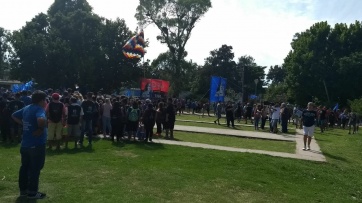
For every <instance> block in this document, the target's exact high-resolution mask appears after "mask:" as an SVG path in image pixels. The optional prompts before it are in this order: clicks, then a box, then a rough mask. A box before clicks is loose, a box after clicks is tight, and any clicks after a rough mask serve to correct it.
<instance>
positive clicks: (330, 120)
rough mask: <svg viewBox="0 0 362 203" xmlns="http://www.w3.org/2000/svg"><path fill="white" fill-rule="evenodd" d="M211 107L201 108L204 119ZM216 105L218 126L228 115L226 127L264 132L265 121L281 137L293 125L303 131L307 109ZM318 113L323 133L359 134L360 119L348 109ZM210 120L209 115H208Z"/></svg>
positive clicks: (318, 108) (321, 108)
mask: <svg viewBox="0 0 362 203" xmlns="http://www.w3.org/2000/svg"><path fill="white" fill-rule="evenodd" d="M205 105H209V103H205V104H204V105H203V108H202V110H201V111H202V115H204V109H207V112H208V114H209V110H208V109H210V107H205ZM212 105H213V109H214V115H215V116H216V120H215V121H214V123H215V124H219V125H220V119H221V118H222V116H223V115H225V119H226V125H227V126H228V127H230V126H231V127H235V124H234V121H235V120H236V121H237V122H238V123H240V122H241V121H242V119H244V120H245V124H247V123H248V120H249V121H250V122H251V124H253V125H254V128H255V130H259V129H262V130H264V129H265V125H266V123H267V122H266V121H269V130H270V132H271V133H278V132H279V130H278V125H280V127H281V132H282V133H288V124H289V123H292V124H293V125H295V126H296V127H297V128H301V126H302V122H301V118H302V113H303V111H304V110H306V109H307V108H301V107H298V106H292V105H290V104H286V103H281V104H279V103H264V104H251V103H246V104H242V103H240V102H238V103H233V102H230V101H229V102H226V103H224V102H216V103H214V104H212ZM313 108H314V109H315V111H316V126H317V127H319V128H320V130H321V132H322V133H323V132H324V131H325V130H326V129H328V128H334V127H337V128H342V129H347V127H348V130H349V134H354V133H356V132H357V130H358V124H359V123H360V120H359V116H358V115H357V114H356V113H355V112H352V111H349V110H348V109H343V110H340V109H335V110H333V109H332V108H326V107H325V106H314V107H313ZM209 116H210V115H209Z"/></svg>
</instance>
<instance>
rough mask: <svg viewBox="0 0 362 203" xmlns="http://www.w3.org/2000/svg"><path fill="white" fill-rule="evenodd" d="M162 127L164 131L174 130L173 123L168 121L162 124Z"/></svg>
mask: <svg viewBox="0 0 362 203" xmlns="http://www.w3.org/2000/svg"><path fill="white" fill-rule="evenodd" d="M163 127H164V128H165V129H166V130H168V129H169V130H173V129H174V128H175V121H168V122H165V123H164V124H163Z"/></svg>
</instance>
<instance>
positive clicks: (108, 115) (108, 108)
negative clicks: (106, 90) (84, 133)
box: [102, 98, 112, 137]
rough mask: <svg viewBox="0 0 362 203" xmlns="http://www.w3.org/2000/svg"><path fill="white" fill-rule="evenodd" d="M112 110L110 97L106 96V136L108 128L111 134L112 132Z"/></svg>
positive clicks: (104, 120) (104, 125)
mask: <svg viewBox="0 0 362 203" xmlns="http://www.w3.org/2000/svg"><path fill="white" fill-rule="evenodd" d="M111 110H112V104H111V100H110V99H109V98H106V102H105V103H104V104H103V116H102V120H103V136H104V137H106V133H107V130H108V132H109V134H111V133H112V126H111Z"/></svg>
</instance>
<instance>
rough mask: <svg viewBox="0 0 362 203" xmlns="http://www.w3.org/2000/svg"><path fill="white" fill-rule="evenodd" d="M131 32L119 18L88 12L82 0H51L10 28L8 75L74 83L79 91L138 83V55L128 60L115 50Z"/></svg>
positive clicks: (58, 83) (50, 83)
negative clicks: (22, 24)
mask: <svg viewBox="0 0 362 203" xmlns="http://www.w3.org/2000/svg"><path fill="white" fill-rule="evenodd" d="M134 34H135V33H132V32H131V31H130V30H129V29H128V27H127V26H126V23H125V21H124V20H120V19H116V20H115V21H111V20H107V19H104V18H101V17H99V16H98V15H96V14H94V13H93V12H92V8H91V7H90V5H89V4H88V3H87V1H86V0H56V1H55V2H54V3H53V4H52V6H51V7H50V8H49V10H48V15H46V14H43V13H41V14H39V15H37V16H36V17H35V18H34V19H32V21H30V22H28V23H27V24H26V26H25V27H23V28H22V29H21V30H19V31H16V32H14V34H13V37H12V43H13V46H14V50H15V53H16V55H15V56H14V59H15V60H14V62H15V63H14V64H16V65H15V67H14V69H12V76H13V77H14V78H19V79H21V80H23V81H26V80H29V79H32V78H34V79H35V81H36V82H37V83H38V84H40V86H43V87H55V88H60V87H74V85H75V84H77V85H79V86H80V87H81V89H83V90H84V91H85V90H99V89H100V88H103V89H104V90H105V91H107V92H109V91H112V90H114V89H119V88H120V86H122V84H131V83H133V84H138V78H139V77H140V76H141V71H140V67H139V65H138V62H139V60H128V59H126V58H125V57H124V55H123V54H122V51H121V50H122V46H123V45H124V44H125V43H126V42H127V40H128V39H129V38H130V37H131V36H132V35H134ZM130 78H132V79H130Z"/></svg>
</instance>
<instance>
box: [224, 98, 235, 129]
mask: <svg viewBox="0 0 362 203" xmlns="http://www.w3.org/2000/svg"><path fill="white" fill-rule="evenodd" d="M225 112H226V125H227V126H228V127H230V122H231V126H232V127H233V128H235V125H234V108H233V105H232V104H231V102H230V101H228V103H227V105H226V108H225Z"/></svg>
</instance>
